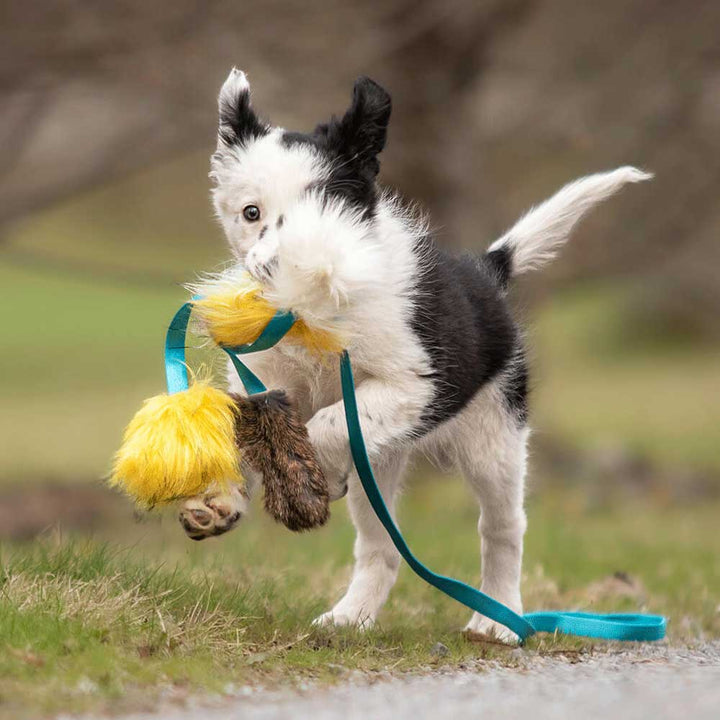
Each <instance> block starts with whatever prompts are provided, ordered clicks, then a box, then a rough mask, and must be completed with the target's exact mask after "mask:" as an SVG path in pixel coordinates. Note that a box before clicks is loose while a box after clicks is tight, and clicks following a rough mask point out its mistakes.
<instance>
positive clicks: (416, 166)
mask: <svg viewBox="0 0 720 720" xmlns="http://www.w3.org/2000/svg"><path fill="white" fill-rule="evenodd" d="M1 12H2V22H1V27H2V30H1V31H0V32H1V33H2V37H0V40H1V41H0V93H1V94H2V97H1V103H2V108H3V110H2V114H1V115H0V157H1V158H2V166H0V224H2V223H8V222H10V221H12V220H15V219H17V218H20V217H22V216H23V215H26V214H28V213H30V212H32V211H34V210H36V209H39V208H42V207H44V206H46V205H48V204H51V203H54V202H57V201H58V200H60V199H62V198H63V197H65V196H68V195H70V194H74V193H77V192H80V191H82V190H85V189H87V188H89V187H91V186H93V185H95V184H97V183H101V182H106V181H108V180H109V179H111V178H114V177H117V176H119V175H121V174H124V173H128V172H131V171H132V170H135V169H137V168H139V167H141V166H144V165H148V164H151V163H155V162H158V161H159V160H161V159H163V158H167V157H170V156H175V155H180V154H182V153H186V152H188V151H189V150H192V149H195V148H200V147H207V148H208V149H209V148H210V147H211V146H212V143H213V135H214V126H215V117H214V114H215V96H216V92H217V89H218V87H219V85H220V83H221V82H222V80H223V79H224V77H225V76H226V74H227V72H228V70H229V68H230V67H231V66H233V65H237V66H239V67H241V68H243V69H244V70H246V71H247V72H248V73H249V76H250V79H251V83H252V84H253V89H254V97H255V103H256V106H258V107H259V108H260V109H261V110H262V111H263V112H265V113H266V114H267V115H268V116H269V117H270V118H271V119H272V120H273V121H275V122H276V123H278V124H282V125H285V126H295V127H298V128H308V127H311V126H312V125H313V124H314V123H315V122H317V121H318V120H321V119H323V118H324V117H325V116H327V115H329V114H330V113H332V112H336V113H337V112H341V111H342V109H343V107H344V105H345V103H346V102H347V98H348V96H349V91H350V86H351V83H352V81H353V79H354V78H355V77H356V76H357V75H359V74H368V75H371V76H373V77H374V78H375V79H377V80H378V81H379V82H381V83H383V84H384V85H386V86H387V87H388V88H389V89H390V90H391V92H392V93H393V97H394V101H395V115H394V121H393V125H392V130H391V136H390V144H389V148H388V151H387V153H386V158H385V164H384V178H385V180H386V181H387V182H389V183H390V184H394V185H396V186H397V187H399V188H400V189H401V190H402V192H403V193H404V194H405V195H406V196H408V197H412V198H415V199H418V200H420V201H421V202H423V203H424V204H425V205H426V206H427V207H428V208H429V209H430V210H431V211H432V213H433V221H434V224H435V226H436V227H438V228H439V231H440V235H441V237H442V238H443V240H444V241H445V242H447V243H451V244H454V245H456V246H461V247H479V246H481V245H483V244H485V243H487V242H488V241H489V240H491V239H492V238H493V237H494V236H496V235H497V234H498V233H499V232H500V231H501V230H502V229H503V228H504V227H505V226H507V225H508V224H509V223H510V222H512V220H513V219H514V218H515V217H516V216H517V214H518V213H519V212H520V211H521V210H522V209H524V208H525V207H527V206H528V205H529V204H532V203H533V202H537V201H539V200H541V199H543V198H544V197H545V196H547V195H548V194H550V193H551V192H552V191H553V190H555V189H556V187H557V186H559V185H560V184H562V183H563V182H565V181H567V180H570V179H571V178H573V177H575V176H577V175H580V174H583V173H587V172H592V171H595V170H600V169H607V168H610V167H613V166H616V165H620V164H626V163H632V164H636V165H639V166H641V167H644V168H646V169H650V170H652V171H654V172H655V173H656V174H657V179H656V181H655V182H654V183H652V184H649V185H647V186H643V187H638V188H631V189H629V190H627V191H626V193H625V194H624V196H623V197H622V198H619V199H617V200H614V201H613V202H612V203H610V204H609V205H608V206H606V207H605V208H603V209H602V210H601V211H600V212H598V213H597V214H596V216H594V217H593V218H592V220H591V221H590V222H589V223H588V224H586V225H585V226H583V229H582V231H581V233H580V235H581V237H580V238H579V239H578V241H577V242H576V243H574V244H572V245H571V247H570V249H569V250H568V252H567V253H566V255H565V256H564V258H563V261H562V262H560V263H559V264H558V265H557V266H556V267H555V268H554V270H553V273H554V277H555V279H556V281H558V282H560V281H569V280H573V279H577V278H585V277H590V276H595V275H602V276H628V277H632V278H637V282H638V285H639V286H641V287H642V288H643V290H644V292H643V293H642V295H641V296H642V298H643V300H642V302H643V303H644V305H645V306H646V307H645V310H646V311H647V312H648V313H650V315H648V317H652V318H655V319H658V318H664V320H665V321H667V320H668V319H669V320H671V321H672V322H675V323H677V324H678V325H680V326H682V327H684V328H686V327H690V326H692V328H696V329H699V330H702V331H704V332H714V333H716V334H717V333H718V332H719V331H718V327H717V323H716V322H715V316H716V314H717V311H718V310H720V285H719V284H718V282H717V280H716V271H717V268H718V265H719V264H720V263H719V261H720V243H718V242H717V240H716V233H717V229H718V227H719V226H720V209H718V208H717V203H716V196H717V194H718V189H719V180H720V152H719V150H720V132H719V131H720V44H718V37H720V33H719V31H720V3H717V2H712V0H690V1H689V2H679V1H678V0H607V1H606V2H602V3H586V2H577V0H443V1H441V0H435V1H432V0H383V1H380V0H368V1H367V2H351V1H349V0H335V1H329V2H317V0H311V1H305V2H291V1H289V0H269V1H266V2H257V1H246V2H238V1H237V0H235V1H230V0H205V1H201V0H174V2H162V3H160V2H146V1H145V2H141V1H140V0H114V1H113V2H107V1H103V0H96V1H95V2H92V3H89V2H81V1H80V0H55V1H51V0H35V1H34V2H27V1H25V2H18V1H17V0H5V2H4V3H3V5H2V10H1Z"/></svg>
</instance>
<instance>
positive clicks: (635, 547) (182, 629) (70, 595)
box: [0, 478, 720, 718]
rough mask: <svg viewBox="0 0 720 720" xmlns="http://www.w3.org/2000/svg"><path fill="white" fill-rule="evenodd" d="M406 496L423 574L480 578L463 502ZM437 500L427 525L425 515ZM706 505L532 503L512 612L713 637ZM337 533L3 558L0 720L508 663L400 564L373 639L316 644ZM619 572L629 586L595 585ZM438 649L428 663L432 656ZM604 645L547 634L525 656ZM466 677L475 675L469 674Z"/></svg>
mask: <svg viewBox="0 0 720 720" xmlns="http://www.w3.org/2000/svg"><path fill="white" fill-rule="evenodd" d="M443 482H444V484H442V485H438V484H437V483H432V482H427V481H426V480H424V481H421V482H418V483H417V484H416V485H415V486H413V487H411V488H410V489H409V490H408V493H407V497H406V498H405V500H406V502H405V503H404V507H403V510H402V512H401V521H402V524H403V526H404V527H405V529H406V534H407V537H408V539H409V542H410V544H411V545H412V547H413V548H414V550H415V551H416V552H417V553H418V554H419V556H420V557H421V558H422V559H423V560H424V561H425V562H427V563H428V564H429V565H430V566H431V567H433V568H434V569H437V570H440V571H443V572H447V573H450V574H453V575H455V576H456V577H461V578H463V579H466V580H469V581H473V582H476V581H477V580H478V575H479V569H478V550H477V538H476V535H475V523H476V510H475V508H474V503H473V502H472V501H471V499H470V497H469V495H468V493H467V492H466V489H465V488H464V487H463V486H462V485H461V484H460V483H459V482H458V481H456V480H453V479H451V478H448V479H446V480H444V481H443ZM440 495H441V496H442V503H443V507H442V512H434V511H433V510H432V509H431V508H432V507H435V503H437V502H438V501H439V500H440V498H439V496H440ZM719 510H720V506H718V505H717V503H714V504H709V505H706V506H705V507H703V508H701V509H700V508H695V507H693V508H665V509H661V508H659V507H657V506H655V507H653V506H648V505H646V504H643V503H636V504H633V505H628V506H626V507H624V508H622V509H619V508H616V509H614V510H612V511H603V512H600V513H591V514H588V512H587V511H586V510H585V509H584V505H583V502H582V493H574V494H573V496H571V497H566V498H564V499H560V498H559V497H558V496H557V495H552V496H550V497H547V496H546V497H542V498H540V497H537V498H532V499H531V501H530V504H529V516H530V526H529V527H530V529H529V532H528V536H527V545H526V548H527V550H526V560H525V577H524V582H523V586H524V595H525V603H526V608H527V609H528V610H529V609H540V608H547V607H560V608H570V607H576V608H577V607H579V608H592V609H606V610H618V611H623V610H626V611H628V610H632V611H636V610H647V611H650V612H661V613H667V614H668V615H669V617H670V637H671V640H672V641H673V642H680V641H692V640H694V639H698V638H701V637H708V636H718V634H720V616H719V615H718V611H717V598H718V597H719V596H720V536H718V534H717V532H716V525H717V513H718V511H719ZM351 545H352V530H351V527H350V524H349V522H348V520H347V518H346V515H345V512H344V508H342V505H341V504H339V505H338V506H336V509H335V513H334V517H333V518H332V520H331V522H330V524H329V526H328V527H326V528H324V529H322V530H320V531H317V532H315V533H312V534H307V535H301V536H293V535H291V534H290V533H289V532H288V531H287V530H284V529H283V528H281V527H279V526H277V525H273V524H272V523H271V521H270V520H269V519H267V518H265V517H264V516H263V515H262V514H261V511H260V509H259V508H257V509H256V512H255V516H254V517H251V518H250V519H248V520H247V521H246V524H245V525H244V526H241V527H240V528H239V529H238V530H236V531H235V532H234V533H232V534H231V535H229V536H226V537H225V538H222V539H218V540H210V541H206V542H203V543H200V544H196V543H192V542H191V541H189V540H186V539H185V538H184V537H183V535H182V532H181V530H180V527H179V525H178V524H177V523H176V521H175V519H174V517H168V516H166V517H164V518H163V521H162V522H161V523H158V522H151V523H144V524H140V525H137V524H133V522H132V520H131V519H130V517H129V513H128V518H127V522H126V523H125V524H122V525H121V526H120V528H118V527H115V528H112V529H108V530H106V531H105V532H103V533H101V534H99V535H98V536H96V537H95V538H94V539H92V540H86V539H77V540H73V539H72V538H68V537H61V536H58V535H56V534H51V535H50V536H48V537H47V538H45V539H44V540H43V541H41V542H36V543H33V544H29V545H5V546H4V547H3V548H2V570H1V574H0V646H2V648H3V649H2V651H1V652H0V717H3V718H5V717H7V718H12V717H18V713H19V712H20V710H21V709H22V710H23V711H25V712H28V711H29V710H30V709H32V710H34V711H44V712H51V711H55V710H59V709H68V708H72V709H75V710H81V709H91V708H93V709H99V708H112V709H113V711H115V712H117V711H118V710H120V709H124V708H134V707H141V706H143V705H149V706H150V705H152V702H153V699H154V698H156V697H158V696H159V695H160V694H162V693H167V692H173V693H179V694H184V693H187V692H201V693H210V694H216V693H223V692H229V691H232V689H233V688H235V689H237V688H238V687H239V686H242V685H245V684H251V685H258V684H260V685H263V686H272V685H288V684H290V685H293V684H299V683H302V682H307V681H311V680H312V681H318V682H335V681H337V680H341V679H342V678H343V677H346V676H347V673H348V672H350V671H353V670H361V671H363V672H368V673H374V672H378V671H382V670H390V671H394V672H404V671H422V670H423V669H429V668H433V667H437V666H440V665H447V666H460V665H463V664H465V665H467V663H469V662H475V661H482V660H483V659H488V658H494V659H497V660H499V661H501V662H505V663H507V664H510V665H512V664H513V663H514V662H515V657H514V656H513V655H512V654H511V653H510V652H509V650H508V649H506V648H504V647H501V646H498V645H493V644H478V643H473V642H469V641H468V640H466V639H464V638H463V636H462V635H461V633H460V632H459V630H460V628H461V627H462V625H463V624H464V622H465V621H466V620H467V617H468V614H469V611H468V610H466V609H465V608H463V607H461V606H459V605H457V604H456V603H454V602H453V601H451V600H449V599H448V598H446V597H444V596H443V595H441V594H440V593H438V592H437V591H434V590H433V589H431V588H430V587H429V586H426V585H425V584H424V583H423V582H421V581H420V580H419V579H417V578H416V577H415V576H414V575H413V574H412V573H411V572H410V570H409V569H408V568H407V567H403V568H402V570H401V573H400V580H399V582H398V585H397V587H396V588H395V590H394V591H393V593H392V595H391V599H390V601H389V603H388V606H387V608H386V609H385V610H384V612H383V613H382V615H381V618H380V622H379V624H378V626H377V627H376V628H375V629H373V630H371V631H369V632H367V633H365V634H360V633H358V632H355V631H348V630H324V629H323V630H316V629H313V628H311V627H310V621H311V619H312V618H313V617H314V616H316V615H317V614H319V613H320V612H322V611H323V610H326V609H328V608H329V607H330V605H331V603H332V602H333V601H334V600H335V599H337V598H338V596H339V593H340V592H341V590H342V587H343V584H344V582H345V581H346V580H347V577H348V569H349V562H350V552H351ZM616 572H624V573H627V574H628V575H629V576H630V577H631V578H632V579H633V584H632V585H628V584H626V583H623V582H619V583H618V582H617V581H611V580H609V579H608V578H609V577H610V576H611V575H612V574H613V573H616ZM437 642H441V643H443V644H444V645H445V646H446V647H447V648H448V650H449V653H448V655H447V656H445V657H442V658H439V657H437V656H436V655H434V654H433V653H432V648H433V646H434V645H435V644H436V643H437ZM611 647H612V646H611V645H609V644H607V643H603V642H591V641H585V640H579V639H570V638H552V637H549V636H545V637H542V636H541V637H538V638H535V639H532V640H531V641H529V643H528V651H537V652H541V653H555V654H556V653H558V652H562V651H567V652H570V653H573V652H577V651H578V650H583V651H592V650H595V651H597V652H603V651H605V650H607V649H608V648H611ZM480 667H481V665H480Z"/></svg>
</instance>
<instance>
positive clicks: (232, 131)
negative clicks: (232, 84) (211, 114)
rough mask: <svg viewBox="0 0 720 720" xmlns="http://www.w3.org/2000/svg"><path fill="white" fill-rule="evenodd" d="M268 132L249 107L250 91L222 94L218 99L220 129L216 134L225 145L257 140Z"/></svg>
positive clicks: (266, 127)
mask: <svg viewBox="0 0 720 720" xmlns="http://www.w3.org/2000/svg"><path fill="white" fill-rule="evenodd" d="M268 132H269V129H268V126H267V124H266V123H264V122H262V121H261V120H260V118H258V116H257V115H256V114H255V111H254V110H253V109H252V108H251V107H250V91H249V90H245V91H244V92H240V93H238V94H237V95H235V96H234V97H229V96H226V95H223V96H222V98H221V100H220V129H219V130H218V135H219V136H220V139H221V140H222V142H223V143H224V144H225V145H226V146H227V147H231V146H233V145H244V144H245V143H247V142H248V141H249V140H257V139H258V138H261V137H263V136H264V135H267V134H268Z"/></svg>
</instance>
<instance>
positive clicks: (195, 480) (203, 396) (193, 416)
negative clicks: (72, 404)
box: [110, 382, 242, 506]
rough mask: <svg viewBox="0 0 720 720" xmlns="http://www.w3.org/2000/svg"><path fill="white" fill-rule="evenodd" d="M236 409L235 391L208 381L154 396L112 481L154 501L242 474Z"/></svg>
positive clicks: (128, 438) (135, 423)
mask: <svg viewBox="0 0 720 720" xmlns="http://www.w3.org/2000/svg"><path fill="white" fill-rule="evenodd" d="M235 412H236V411H235V406H234V402H233V400H232V398H231V397H230V396H229V395H227V394H226V393H224V392H222V391H221V390H218V389H216V388H214V387H211V386H210V385H208V384H207V383H204V382H196V383H195V384H193V385H191V387H190V388H189V389H188V390H184V391H182V392H178V393H174V394H172V395H156V396H155V397H151V398H149V399H148V400H146V401H145V402H144V403H143V406H142V408H140V410H139V411H138V412H137V414H136V415H135V417H134V418H133V419H132V420H131V421H130V424H129V425H128V426H127V428H126V430H125V435H124V438H123V444H122V447H121V448H120V450H119V451H118V452H117V454H116V456H115V462H114V466H113V472H112V476H111V478H110V484H111V485H116V486H119V487H122V488H123V490H125V492H126V493H127V494H128V495H130V496H131V497H133V498H134V499H135V501H136V502H137V503H138V504H139V505H143V506H153V505H157V504H160V503H167V502H170V501H172V500H177V499H179V498H184V497H189V496H192V495H197V494H199V493H202V492H204V491H205V490H207V488H208V486H209V485H210V484H211V483H213V482H217V483H220V484H221V485H222V484H224V483H227V482H229V481H236V482H237V481H239V480H242V476H241V474H240V467H239V465H240V458H239V453H238V449H237V446H236V445H235Z"/></svg>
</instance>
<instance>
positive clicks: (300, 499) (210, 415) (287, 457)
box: [110, 279, 338, 530]
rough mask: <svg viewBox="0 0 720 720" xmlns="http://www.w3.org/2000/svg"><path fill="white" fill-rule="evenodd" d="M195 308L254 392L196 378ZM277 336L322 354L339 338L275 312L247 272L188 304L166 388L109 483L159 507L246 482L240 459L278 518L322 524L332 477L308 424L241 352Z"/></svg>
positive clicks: (175, 325) (173, 334)
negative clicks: (256, 476)
mask: <svg viewBox="0 0 720 720" xmlns="http://www.w3.org/2000/svg"><path fill="white" fill-rule="evenodd" d="M193 311H195V312H196V313H197V315H198V317H199V319H200V321H201V323H202V325H203V327H204V328H205V329H206V330H207V332H208V333H209V334H210V336H211V337H212V338H213V339H214V340H215V342H216V343H217V344H218V345H219V346H220V347H221V348H222V349H223V350H225V351H226V352H227V354H228V355H229V356H230V358H231V360H232V361H233V364H234V365H235V368H236V369H237V371H238V373H239V375H240V378H241V380H242V381H243V383H244V385H245V387H246V390H247V392H248V397H243V396H240V395H231V394H228V393H225V392H223V391H221V390H218V389H217V388H214V387H212V386H211V385H210V384H209V383H208V382H207V381H203V380H199V379H197V378H196V377H194V376H189V374H188V369H187V366H186V363H185V337H186V331H187V325H188V322H189V319H190V314H191V312H193ZM261 333H262V335H263V337H262V339H260V340H259V338H260V335H261ZM278 333H280V335H278V337H280V336H282V335H285V334H286V333H287V335H288V339H289V340H290V341H291V342H299V343H302V344H303V345H305V346H306V347H307V348H308V349H310V350H311V351H312V352H315V353H320V352H325V351H327V350H330V349H333V350H334V349H335V348H336V347H337V344H338V341H337V340H336V339H334V338H333V337H332V336H331V335H330V334H329V333H327V332H326V331H323V332H318V331H314V330H313V329H311V328H310V327H308V326H307V325H306V324H305V323H303V322H300V321H296V319H295V318H294V316H292V315H291V314H290V313H278V311H277V310H276V309H274V308H273V307H272V306H271V305H270V304H269V303H268V302H267V301H266V300H265V299H264V298H263V297H262V296H261V294H260V289H259V287H258V286H256V285H255V284H254V283H252V282H250V281H249V280H247V279H245V281H244V282H243V283H241V284H240V287H239V289H237V288H236V289H235V290H234V291H227V292H221V293H218V294H215V295H211V296H207V297H204V298H196V299H195V300H194V301H192V302H190V303H186V304H185V305H184V306H183V307H182V308H181V309H180V310H179V311H178V313H177V314H176V315H175V317H174V318H173V321H172V322H171V324H170V327H169V329H168V333H167V338H166V343H165V367H166V376H167V388H168V392H167V394H163V395H157V396H155V397H151V398H149V399H148V400H146V401H145V403H144V404H143V406H142V408H141V409H140V410H139V411H138V412H137V414H136V415H135V417H134V418H133V419H132V420H131V421H130V423H129V425H128V426H127V428H126V430H125V433H124V439H123V443H122V446H121V447H120V449H119V450H118V452H117V454H116V456H115V460H114V464H113V471H112V475H111V477H110V484H111V485H114V486H118V487H121V488H122V489H123V490H124V491H125V492H126V493H127V494H128V495H130V496H131V497H132V498H133V499H134V500H135V501H136V503H137V504H138V505H140V506H144V507H153V506H156V505H161V504H165V503H168V502H171V501H174V500H178V499H181V498H186V497H190V496H193V495H197V494H200V493H202V492H204V491H206V490H207V489H208V487H209V486H210V485H211V484H213V483H215V484H217V485H219V486H220V487H222V486H223V485H227V484H228V483H230V482H233V483H242V481H243V477H242V473H241V468H240V463H241V459H243V460H244V461H245V462H246V463H247V464H248V465H249V466H250V467H251V468H252V469H253V470H256V471H257V472H260V473H262V476H263V478H264V483H265V507H266V509H267V510H268V512H269V513H270V514H271V515H272V516H273V517H275V518H276V519H277V520H278V521H280V522H282V523H283V524H285V525H286V526H287V527H288V528H290V529H291V530H305V529H309V528H312V527H317V526H318V525H322V524H323V523H324V522H325V521H326V520H327V518H328V516H329V496H328V490H327V482H326V480H325V477H324V475H323V473H322V469H321V468H320V465H319V463H318V461H317V458H316V455H315V451H314V449H313V447H312V445H311V443H310V441H309V438H308V435H307V430H306V428H305V425H304V423H302V422H301V420H300V418H299V417H298V415H297V412H296V410H295V408H294V406H293V405H292V403H291V401H290V399H289V398H288V397H287V395H286V394H285V393H284V392H283V391H280V390H275V391H272V392H266V390H265V387H264V385H263V384H262V383H261V382H260V380H259V379H258V378H257V377H255V376H254V375H253V373H252V372H251V371H250V370H249V369H248V368H247V367H246V366H245V365H244V364H243V363H242V362H241V361H240V360H239V359H238V357H237V356H238V355H239V354H243V353H247V352H254V351H257V350H262V349H265V346H266V345H267V342H268V339H269V338H270V339H272V338H273V337H274V336H275V335H277V334H278ZM275 341H276V340H275ZM271 344H274V342H272V343H271Z"/></svg>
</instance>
